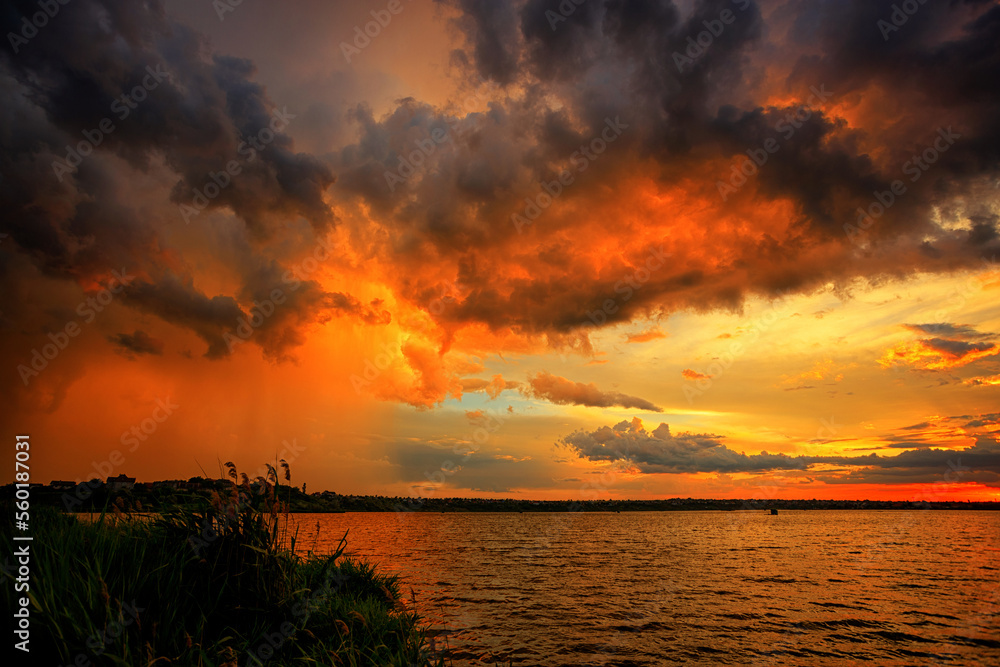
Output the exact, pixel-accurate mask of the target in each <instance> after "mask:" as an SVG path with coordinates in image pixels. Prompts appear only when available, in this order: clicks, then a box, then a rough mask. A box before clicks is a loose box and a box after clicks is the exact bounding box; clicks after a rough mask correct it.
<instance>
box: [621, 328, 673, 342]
mask: <svg viewBox="0 0 1000 667" xmlns="http://www.w3.org/2000/svg"><path fill="white" fill-rule="evenodd" d="M666 337H667V334H665V333H664V332H663V331H662V330H661V329H660V327H650V328H649V329H645V330H644V331H640V332H638V333H634V334H627V335H626V342H628V343H646V342H649V341H651V340H657V339H658V338H666Z"/></svg>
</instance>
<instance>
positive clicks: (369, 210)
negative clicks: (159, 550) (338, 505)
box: [0, 0, 1000, 500]
mask: <svg viewBox="0 0 1000 667" xmlns="http://www.w3.org/2000/svg"><path fill="white" fill-rule="evenodd" d="M42 4H44V3H42ZM42 4H39V3H36V2H29V1H22V0H15V1H13V2H9V3H6V5H5V8H4V10H3V12H2V14H0V19H2V21H3V33H4V35H6V39H5V41H6V42H7V43H6V44H4V45H3V49H2V55H0V93H2V95H3V99H4V104H2V105H0V117H2V123H0V144H2V154H0V208H2V210H3V216H2V222H0V280H2V281H3V285H2V289H0V357H2V363H0V369H2V373H0V401H2V404H3V406H4V407H3V410H2V411H0V414H2V418H0V430H2V437H3V438H4V439H5V441H8V442H10V441H13V440H14V439H15V436H16V435H19V434H22V435H23V434H28V435H30V441H31V444H32V448H31V457H32V458H31V474H32V481H36V482H49V481H51V480H69V481H82V480H85V479H89V478H92V477H95V476H101V477H106V476H109V475H111V476H114V475H118V474H126V475H129V476H133V477H136V478H138V479H139V481H152V480H158V479H178V478H180V479H186V478H188V477H192V476H196V475H205V476H211V477H217V476H221V475H220V472H221V465H222V463H223V462H226V461H232V462H234V463H236V465H237V466H238V468H239V469H240V470H241V471H245V472H248V473H251V476H253V474H254V471H258V472H257V473H256V474H261V471H262V470H263V466H264V464H265V463H266V462H272V463H273V462H274V460H275V459H276V458H284V459H285V460H287V461H288V462H289V464H290V465H291V470H292V475H293V482H294V483H296V484H302V483H305V484H307V488H308V490H309V491H319V490H323V489H328V490H332V491H336V492H338V493H345V494H382V495H393V496H397V495H398V496H421V497H451V496H462V497H470V496H479V497H512V498H529V499H590V498H667V497H698V498H830V499H864V498H870V499H899V500H1000V442H998V437H1000V400H998V399H1000V307H998V297H1000V266H998V265H997V260H996V255H997V251H998V250H1000V235H998V220H1000V218H998V214H1000V124H998V123H997V121H996V119H997V118H998V117H1000V87H998V84H997V81H1000V51H998V50H997V49H996V44H997V42H998V40H1000V4H998V3H997V2H995V1H984V0H966V1H962V2H958V1H953V2H939V3H918V2H916V1H915V0H913V1H912V2H903V3H893V2H888V1H883V0H876V1H871V0H836V1H835V0H828V1H825V2H824V1H821V0H818V1H813V0H810V1H796V0H792V1H787V2H782V1H777V2H764V1H761V2H757V1H755V0H735V1H730V0H725V1H722V0H705V1H695V2H690V1H688V0H685V1H682V2H671V1H669V0H667V1H663V0H661V1H646V2H637V1H635V0H604V1H601V0H562V2H559V1H558V0H528V1H527V2H524V1H517V2H508V1H506V0H442V1H439V2H429V1H425V0H386V1H383V0H373V1H371V2H368V1H363V2H350V3H347V2H319V1H318V0H317V1H309V0H297V1H295V2H289V3H265V2H261V1H260V0H243V1H242V2H239V3H233V2H231V0H215V1H214V2H204V1H200V0H199V1H195V0H178V1H176V2H164V3H160V2H125V1H124V0H74V1H73V2H71V3H67V4H64V5H63V4H58V3H56V4H55V5H53V7H50V8H49V14H45V13H44V11H43V10H44V7H42ZM40 7H42V8H41V9H40ZM11 451H13V450H11ZM5 481H12V473H11V472H7V473H5Z"/></svg>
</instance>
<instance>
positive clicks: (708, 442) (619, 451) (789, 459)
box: [559, 417, 1000, 476]
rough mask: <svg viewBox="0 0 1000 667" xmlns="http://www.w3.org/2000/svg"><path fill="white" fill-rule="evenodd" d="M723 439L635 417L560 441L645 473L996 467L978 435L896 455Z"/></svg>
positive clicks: (992, 446) (997, 456)
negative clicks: (965, 442)
mask: <svg viewBox="0 0 1000 667" xmlns="http://www.w3.org/2000/svg"><path fill="white" fill-rule="evenodd" d="M722 440H723V438H722V437H721V436H717V435H711V434H703V433H701V434H699V433H680V434H678V435H674V434H672V433H671V432H670V427H669V426H668V425H667V424H665V423H662V424H660V425H659V426H657V427H656V428H655V429H653V431H651V432H650V431H647V430H646V429H645V427H644V426H643V423H642V421H641V420H640V419H639V418H638V417H637V418H634V419H633V420H632V421H631V422H628V421H622V422H619V423H618V424H616V425H614V426H613V427H608V426H602V427H600V428H598V429H596V430H594V431H591V432H587V431H582V430H580V431H576V432H574V433H571V434H569V435H567V436H565V437H564V438H562V439H561V440H560V441H559V444H561V445H563V446H565V447H567V448H569V449H571V450H573V451H574V452H576V453H577V454H578V455H579V456H581V457H583V458H586V459H590V460H592V461H608V462H612V461H625V462H629V463H632V464H633V465H635V466H637V467H638V469H639V470H640V471H641V472H644V473H696V472H724V473H731V472H763V471H769V470H807V469H810V468H812V467H814V466H817V465H838V466H857V467H862V468H866V469H871V470H883V471H884V470H907V469H909V470H921V471H923V474H933V472H932V471H937V474H938V475H939V476H940V475H941V474H943V473H944V472H945V471H948V470H953V469H955V468H956V467H957V466H963V468H962V469H963V471H966V470H967V471H988V472H991V473H997V472H1000V443H998V442H997V441H996V440H994V439H991V438H989V437H985V436H983V437H980V438H978V439H977V441H976V444H975V445H974V446H972V447H967V448H965V449H960V450H951V449H935V448H930V447H920V448H918V449H913V450H910V451H905V452H901V453H899V454H897V455H895V456H878V455H877V454H870V455H868V456H789V455H787V454H769V453H767V452H766V451H765V452H761V453H760V454H750V455H747V454H745V453H743V452H735V451H733V450H731V449H729V448H728V447H726V446H725V445H724V444H723V442H722Z"/></svg>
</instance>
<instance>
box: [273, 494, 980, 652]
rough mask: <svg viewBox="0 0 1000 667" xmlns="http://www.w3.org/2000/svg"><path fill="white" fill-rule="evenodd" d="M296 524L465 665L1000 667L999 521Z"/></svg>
mask: <svg viewBox="0 0 1000 667" xmlns="http://www.w3.org/2000/svg"><path fill="white" fill-rule="evenodd" d="M293 521H295V522H297V523H298V525H299V543H298V546H299V548H300V550H302V551H304V550H307V549H312V550H315V551H316V552H318V553H322V552H329V551H330V550H332V549H333V548H334V547H335V546H336V543H337V542H338V541H339V539H340V537H341V536H343V534H344V533H345V532H348V538H347V539H348V553H349V554H352V555H355V556H359V557H363V558H366V559H368V560H370V561H373V562H375V563H378V564H380V565H381V567H382V568H383V569H384V570H385V571H391V572H394V573H398V574H400V575H402V576H403V577H405V582H404V585H403V588H402V590H403V591H404V592H405V594H406V597H407V599H408V601H409V599H410V594H409V591H410V589H411V588H412V590H413V597H414V600H415V603H413V604H415V605H416V609H417V610H418V611H419V612H420V613H421V614H422V615H423V616H424V617H425V619H426V620H427V621H428V622H430V623H431V624H432V625H433V627H434V641H435V648H436V649H438V650H443V649H447V651H448V654H449V655H450V656H451V658H452V660H453V662H454V664H455V665H482V664H493V661H494V660H495V659H499V660H500V664H507V662H508V661H510V662H512V663H513V664H515V665H546V666H549V665H551V666H556V665H567V666H568V665H622V666H639V665H643V666H645V665H665V664H702V665H830V664H855V663H861V662H868V661H877V662H878V664H882V665H929V664H943V665H987V664H992V665H1000V588H998V579H1000V546H998V545H1000V512H977V511H936V510H935V511H920V510H914V511H823V510H817V511H798V512H795V511H782V512H781V513H780V514H779V515H777V516H771V515H769V514H766V513H765V512H763V511H760V512H757V511H754V512H626V513H621V514H617V513H582V512H580V513H558V514H557V513H525V514H502V513H488V514H487V513H483V514H479V513H469V514H466V513H454V514H453V513H448V514H431V513H367V512H357V513H353V512H352V513H346V514H300V515H293ZM317 528H318V533H317Z"/></svg>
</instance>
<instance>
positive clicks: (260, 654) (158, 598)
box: [2, 484, 443, 667]
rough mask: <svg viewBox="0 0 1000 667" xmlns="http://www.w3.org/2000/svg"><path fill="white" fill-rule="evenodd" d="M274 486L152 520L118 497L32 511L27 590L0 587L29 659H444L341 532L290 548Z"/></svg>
mask: <svg viewBox="0 0 1000 667" xmlns="http://www.w3.org/2000/svg"><path fill="white" fill-rule="evenodd" d="M280 491H282V492H283V491H284V488H282V489H281V490H280ZM280 496H281V493H280V492H279V490H278V488H277V484H271V485H269V487H268V488H267V489H266V490H265V493H262V494H254V493H251V492H250V490H249V488H248V487H247V488H242V487H240V486H237V485H236V484H231V488H230V493H229V494H228V495H226V496H221V495H219V494H216V495H215V497H214V498H212V500H211V504H210V505H207V506H204V507H203V508H202V509H200V510H199V509H192V508H183V507H182V508H173V509H171V508H161V514H160V515H159V516H158V517H156V518H153V519H151V518H150V517H148V516H147V517H141V516H132V515H131V514H130V513H129V512H126V511H123V509H128V508H125V507H124V502H117V503H113V504H112V505H111V506H110V507H109V508H108V509H109V511H108V512H106V513H103V514H102V515H100V516H99V517H98V518H97V519H96V520H94V521H78V520H77V519H76V518H75V517H73V516H70V515H66V514H63V513H62V512H60V511H58V510H56V509H54V508H49V507H44V506H42V507H37V508H36V509H34V510H33V512H32V515H31V522H30V528H29V531H28V533H29V534H30V535H31V537H32V538H33V539H32V541H31V542H30V549H31V576H30V582H29V583H30V591H28V592H15V590H14V588H15V587H14V586H13V585H8V586H4V587H3V590H4V592H3V596H4V598H5V600H4V604H5V605H6V607H5V608H7V609H13V608H15V597H16V596H22V595H26V594H30V601H31V604H30V607H29V608H30V628H31V641H30V649H31V653H30V658H31V660H30V661H31V663H32V664H46V665H76V666H77V667H86V666H88V665H104V664H115V665H144V666H147V667H151V666H153V665H170V664H183V665H197V666H201V665H204V666H206V667H207V666H209V665H213V666H220V667H243V666H244V665H258V664H262V663H266V664H268V665H291V664H296V665H299V664H313V663H315V664H331V661H333V663H334V664H338V665H359V666H360V665H370V664H379V665H400V666H402V665H407V666H409V665H421V666H424V665H426V666H430V665H442V664H443V661H442V659H441V658H438V657H434V656H432V655H431V651H430V649H429V648H428V645H427V641H426V634H425V629H424V628H423V627H422V626H421V620H420V618H419V617H418V616H417V615H416V614H415V613H413V612H411V611H409V610H407V608H406V607H405V606H404V604H403V602H402V599H401V594H400V581H399V579H398V577H396V576H391V575H385V574H382V573H380V572H379V571H377V570H376V569H375V568H374V567H372V566H371V565H369V564H368V563H366V562H364V561H359V560H352V559H350V558H346V557H345V556H344V555H343V554H344V549H345V545H346V542H345V540H344V539H341V540H340V543H339V546H338V547H337V548H336V549H335V550H333V553H332V554H328V555H325V556H314V555H308V556H304V557H303V556H296V555H295V553H294V544H295V539H296V536H295V535H287V534H282V529H280V528H279V526H281V525H284V526H287V521H284V520H283V519H284V516H283V514H282V512H281V510H282V509H283V508H282V507H281V502H280ZM3 505H6V506H4V507H3V511H2V516H3V519H2V529H3V532H4V533H5V534H4V537H3V539H4V541H5V543H8V544H12V543H13V542H12V541H11V538H12V532H13V531H12V529H13V526H12V525H11V521H12V519H11V517H13V515H14V511H13V507H11V506H9V505H7V504H6V503H3ZM18 544H20V543H18ZM283 544H290V545H291V547H290V548H289V549H284V548H282V547H281V546H280V545H283ZM5 576H7V577H9V578H10V579H11V580H14V578H15V576H16V574H15V573H14V570H13V569H7V570H6V572H5ZM10 583H11V584H13V581H11V582H10Z"/></svg>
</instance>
